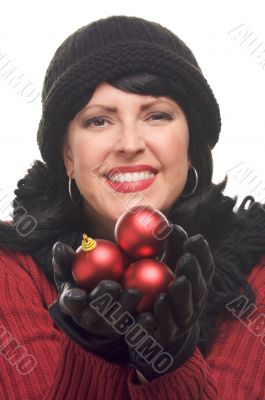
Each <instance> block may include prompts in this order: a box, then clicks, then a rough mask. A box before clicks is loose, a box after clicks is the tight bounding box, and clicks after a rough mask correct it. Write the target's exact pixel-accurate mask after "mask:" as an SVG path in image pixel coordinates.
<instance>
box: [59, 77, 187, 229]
mask: <svg viewBox="0 0 265 400" xmlns="http://www.w3.org/2000/svg"><path fill="white" fill-rule="evenodd" d="M188 145H189V131H188V124H187V121H186V118H185V115H184V112H183V111H182V109H181V108H180V106H179V105H178V104H177V103H175V102H174V101H173V100H172V99H170V98H169V97H154V96H149V95H148V96H146V95H138V94H132V93H127V92H124V91H122V90H119V89H116V88H115V87H113V86H111V85H109V84H107V83H105V82H103V83H101V84H100V85H98V86H97V88H96V90H95V92H94V94H93V96H92V98H91V99H90V101H89V102H88V104H87V105H86V106H85V107H84V108H83V109H82V110H81V111H80V112H79V113H78V114H77V115H76V116H75V117H74V119H73V120H72V121H70V123H69V125H68V129H67V134H66V139H65V143H64V147H63V157H64V162H65V166H66V171H67V174H68V176H71V178H73V179H75V181H76V184H77V186H78V188H79V190H80V192H81V194H82V197H83V201H84V209H85V212H86V215H87V216H88V218H89V220H90V221H91V220H93V221H94V223H97V222H98V223H99V224H100V223H102V221H104V219H105V221H109V223H110V224H111V222H112V223H115V221H116V220H117V218H118V217H119V216H120V215H121V214H122V213H123V212H124V211H126V210H128V209H129V208H130V207H132V206H135V205H151V206H152V207H154V208H157V209H159V210H161V211H162V212H164V213H167V210H168V209H169V208H170V206H171V205H172V204H173V203H174V201H175V200H176V199H177V198H178V197H179V196H180V194H181V193H182V191H183V189H184V186H185V182H186V178H187V171H188V165H189V160H188ZM133 169H135V171H133Z"/></svg>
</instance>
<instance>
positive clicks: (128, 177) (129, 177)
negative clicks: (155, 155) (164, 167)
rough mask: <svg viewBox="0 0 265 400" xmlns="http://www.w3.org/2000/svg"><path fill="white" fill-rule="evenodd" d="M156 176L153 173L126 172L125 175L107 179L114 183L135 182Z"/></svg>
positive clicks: (116, 175)
mask: <svg viewBox="0 0 265 400" xmlns="http://www.w3.org/2000/svg"><path fill="white" fill-rule="evenodd" d="M154 175H155V174H154V173H153V172H126V173H124V174H115V175H112V176H108V177H107V178H108V179H109V180H111V181H113V182H135V181H141V180H144V179H150V178H152V177H153V176H154Z"/></svg>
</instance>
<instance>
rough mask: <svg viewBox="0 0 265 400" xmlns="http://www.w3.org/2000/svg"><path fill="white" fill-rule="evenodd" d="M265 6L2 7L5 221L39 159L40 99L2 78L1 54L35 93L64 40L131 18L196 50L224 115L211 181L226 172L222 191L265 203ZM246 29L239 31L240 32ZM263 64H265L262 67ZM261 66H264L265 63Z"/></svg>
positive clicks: (0, 137) (0, 208)
mask: <svg viewBox="0 0 265 400" xmlns="http://www.w3.org/2000/svg"><path fill="white" fill-rule="evenodd" d="M264 8H265V4H264V2H263V1H251V2H250V1H210V0H209V1H195V0H194V1H192V0H185V1H184V0H182V1H181V2H180V1H176V0H175V1H170V0H161V1H159V2H154V1H151V0H149V1H135V0H134V1H131V2H128V1H125V0H123V1H115V0H112V1H106V0H105V1H104V0H97V1H94V2H92V1H89V0H87V1H82V0H75V2H73V1H69V2H68V3H67V2H66V1H57V2H55V1H52V0H46V1H43V2H39V1H34V2H33V1H26V0H25V1H23V2H21V1H18V0H17V1H11V2H7V1H5V2H2V3H1V4H0V112H1V120H0V144H1V145H0V218H2V219H4V218H6V217H7V214H8V206H7V204H10V201H11V200H12V198H13V195H14V194H13V191H14V189H15V188H16V183H17V181H18V180H19V179H21V178H22V177H23V176H24V175H25V173H26V171H27V169H28V168H29V167H30V165H31V163H32V161H33V160H34V159H38V158H40V154H39V151H38V148H37V144H36V131H37V127H38V123H39V119H40V116H41V101H40V96H37V98H36V100H34V101H32V102H29V101H27V98H26V95H25V93H26V92H24V96H23V95H22V94H19V93H18V90H16V89H15V88H13V87H12V85H11V84H9V83H8V79H7V78H4V77H2V76H1V67H3V65H4V64H3V61H2V63H1V54H2V56H3V54H4V55H5V59H6V60H9V61H10V63H12V65H14V66H16V67H17V71H20V73H24V74H25V77H26V78H27V79H28V81H30V82H31V83H32V84H31V88H33V89H34V90H35V94H36V95H37V94H38V93H40V92H41V87H42V83H43V79H44V74H45V71H46V69H47V67H48V64H49V62H50V59H51V58H52V56H53V54H54V52H55V50H56V49H57V47H58V46H59V45H60V44H61V42H62V41H63V40H64V39H65V38H66V37H67V36H68V35H69V34H71V33H72V32H73V31H75V30H76V29H78V28H79V27H80V26H83V25H86V24H87V23H89V22H91V21H93V20H96V19H99V18H103V17H107V16H110V15H115V14H116V15H118V14H123V15H134V16H138V17H143V18H146V19H150V20H153V21H156V22H159V23H161V24H162V25H165V26H166V27H168V28H169V29H171V30H172V31H173V32H175V33H176V34H177V35H178V36H179V37H180V38H182V39H183V40H184V42H186V43H187V45H188V46H189V47H190V48H191V49H192V51H193V52H194V54H195V56H196V58H197V60H198V62H199V64H200V66H201V68H202V70H203V72H204V75H205V76H206V78H207V80H208V82H209V83H210V86H211V87H212V89H213V91H214V93H215V96H216V98H217V100H218V102H219V105H220V109H221V115H222V131H221V136H220V140H219V142H218V144H217V146H216V147H215V149H214V150H213V157H214V178H213V181H214V182H215V183H217V182H219V181H220V180H221V179H223V177H224V176H225V174H226V173H228V174H229V177H230V178H229V181H228V186H227V189H226V190H225V193H226V194H227V195H229V196H234V195H236V194H238V197H239V201H240V200H241V199H243V198H244V196H246V195H248V194H252V195H253V196H254V197H255V198H256V200H258V201H262V202H265V171H264V149H265V146H264V142H265V141H264V134H265V120H264V114H265V110H264V106H265V101H264V100H265V91H264V89H265V25H264V15H265V12H264ZM240 26H241V28H239V27H240ZM262 61H263V63H262ZM262 64H263V65H262Z"/></svg>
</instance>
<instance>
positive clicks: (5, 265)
mask: <svg viewBox="0 0 265 400" xmlns="http://www.w3.org/2000/svg"><path fill="white" fill-rule="evenodd" d="M264 266H265V257H263V258H262V259H261V262H260V263H259V265H257V266H256V267H255V268H254V270H253V271H252V273H251V275H250V276H249V278H248V281H249V282H250V284H251V285H252V287H253V288H254V289H255V291H256V295H257V307H254V306H252V307H253V312H252V315H251V317H249V319H248V322H247V321H244V323H243V322H242V321H241V320H240V319H236V320H235V319H231V320H229V321H223V322H221V325H220V334H219V336H218V338H217V339H216V341H215V343H214V346H213V348H212V351H211V354H210V355H209V357H208V358H207V359H206V360H205V359H204V358H203V357H202V355H201V353H200V351H199V349H198V348H197V349H196V351H195V353H194V355H193V356H192V357H191V358H190V359H189V360H188V361H186V362H185V364H183V366H181V367H180V368H179V369H177V370H175V371H173V372H170V373H168V374H166V375H164V376H162V377H160V378H157V379H155V380H153V381H152V382H148V383H145V384H139V383H137V382H138V381H137V379H136V373H135V369H134V368H131V367H122V366H120V365H117V364H113V363H110V362H107V361H105V360H104V359H102V358H100V357H97V356H96V355H94V354H92V353H89V352H87V351H86V350H84V349H83V348H82V347H81V346H79V345H78V344H77V343H75V342H74V341H73V340H71V339H70V338H68V337H67V336H66V335H65V334H64V333H62V332H61V331H60V330H59V329H57V328H56V326H55V325H54V323H53V320H52V319H51V317H50V315H49V313H48V311H47V306H48V305H49V304H51V303H52V302H53V301H54V300H55V298H56V296H57V291H56V288H55V286H53V285H52V284H51V283H50V282H49V281H48V280H47V278H46V277H45V276H44V274H43V273H42V271H40V270H39V269H38V268H37V266H36V264H35V263H34V261H33V260H32V258H31V257H30V256H25V255H22V254H19V253H13V254H12V255H11V254H8V253H7V252H4V251H3V250H0V317H1V320H0V399H1V400H19V399H23V400H30V399H38V400H40V399H46V400H51V399H56V400H60V399H62V400H85V399H89V400H93V399H97V400H101V399H102V400H103V399H104V400H111V399H115V400H125V399H131V400H147V399H160V400H164V399H165V400H166V399H167V400H168V399H169V400H170V399H171V400H173V399H174V400H177V399H181V400H191V399H200V400H205V399H225V400H229V399H231V400H244V399H247V400H250V399H255V400H264V399H265V368H264V365H265V301H264V298H265V267H264Z"/></svg>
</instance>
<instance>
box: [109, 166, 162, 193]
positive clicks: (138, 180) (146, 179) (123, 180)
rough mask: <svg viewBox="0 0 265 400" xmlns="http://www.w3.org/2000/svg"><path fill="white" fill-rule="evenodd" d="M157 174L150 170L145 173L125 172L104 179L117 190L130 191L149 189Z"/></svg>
mask: <svg viewBox="0 0 265 400" xmlns="http://www.w3.org/2000/svg"><path fill="white" fill-rule="evenodd" d="M121 175H122V176H121ZM132 175H134V176H132ZM157 175H158V174H155V173H153V172H150V171H148V172H144V173H129V174H127V173H125V174H119V176H117V175H114V176H111V177H108V176H105V177H104V179H105V181H106V182H107V183H108V185H109V186H110V187H111V188H112V189H114V190H115V191H116V192H121V193H130V192H138V191H141V190H144V189H147V188H148V187H149V186H151V185H152V183H153V182H154V181H155V179H156V177H157Z"/></svg>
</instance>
